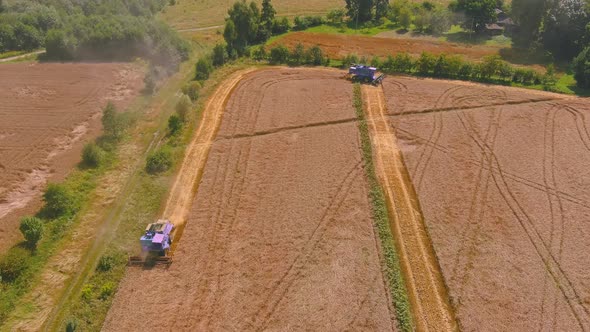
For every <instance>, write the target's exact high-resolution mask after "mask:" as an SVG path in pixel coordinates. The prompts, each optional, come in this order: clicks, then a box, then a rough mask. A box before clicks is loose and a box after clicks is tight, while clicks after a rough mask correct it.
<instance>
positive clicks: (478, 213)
mask: <svg viewBox="0 0 590 332" xmlns="http://www.w3.org/2000/svg"><path fill="white" fill-rule="evenodd" d="M462 88H463V89H465V90H467V93H468V94H466V95H462V96H459V97H457V98H453V96H451V102H452V104H453V105H459V106H461V105H463V104H469V103H470V102H472V101H474V102H481V99H482V97H485V98H487V99H491V100H505V99H506V93H505V92H504V91H501V90H497V89H488V90H485V91H480V90H479V89H476V90H474V89H468V88H467V87H462ZM463 89H460V90H455V92H457V91H461V90H463ZM485 98H484V99H485ZM456 115H457V117H458V118H459V119H460V120H461V119H465V121H467V122H470V123H471V127H473V128H475V127H476V125H475V124H473V121H474V120H473V119H472V118H469V117H468V116H465V115H464V114H462V113H456ZM464 116H465V117H464ZM489 117H490V119H489V121H490V124H489V126H488V128H487V131H486V134H485V137H483V138H482V137H481V134H480V133H479V131H477V130H476V131H475V135H477V136H478V138H479V139H480V140H483V141H484V142H486V144H488V145H489V146H491V148H492V149H493V148H494V145H495V142H496V136H497V134H498V130H499V129H500V121H501V117H502V110H501V109H498V110H496V109H495V108H493V109H492V112H491V114H490V115H489ZM470 119H471V120H470ZM479 158H480V160H479V165H480V166H479V170H478V178H477V182H476V185H475V191H474V193H473V195H472V199H471V204H470V208H469V213H468V223H467V227H466V228H465V230H464V232H463V235H462V236H461V240H460V246H459V250H458V251H457V255H455V260H454V265H453V266H454V267H453V272H452V274H451V279H452V280H454V281H457V279H460V280H459V281H457V283H458V285H459V289H458V292H457V294H458V296H459V297H462V296H463V293H464V290H465V287H466V285H467V284H468V283H469V281H470V274H469V273H470V271H471V270H472V269H473V260H474V259H475V254H476V250H477V248H478V245H477V242H478V239H479V235H480V232H481V227H482V224H481V223H480V222H479V221H480V220H483V217H484V215H485V212H486V206H485V203H486V201H487V195H488V189H489V181H490V178H491V173H492V172H493V168H492V165H491V164H490V162H489V161H487V160H486V157H485V154H484V153H481V154H480V156H479ZM480 188H481V191H480ZM474 224H475V225H474ZM472 225H474V226H475V229H474V230H473V233H472V232H471V231H472V229H471V228H472ZM462 259H465V263H464V264H460V263H461V260H462ZM459 266H462V269H459Z"/></svg>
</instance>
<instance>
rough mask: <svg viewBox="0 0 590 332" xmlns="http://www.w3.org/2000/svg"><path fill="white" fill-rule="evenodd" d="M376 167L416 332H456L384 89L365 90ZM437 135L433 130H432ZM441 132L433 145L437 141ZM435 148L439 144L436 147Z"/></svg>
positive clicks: (455, 324)
mask: <svg viewBox="0 0 590 332" xmlns="http://www.w3.org/2000/svg"><path fill="white" fill-rule="evenodd" d="M362 91H363V99H364V102H365V107H366V109H365V110H366V112H367V121H368V124H369V131H370V134H371V142H372V145H373V148H374V150H373V153H374V155H375V166H376V171H377V174H378V177H379V181H380V183H381V186H382V188H383V191H384V193H385V197H386V199H387V203H388V208H389V209H390V214H391V216H392V217H393V218H392V220H391V221H392V224H391V228H392V233H393V234H394V236H395V238H396V244H397V247H398V250H399V252H400V260H401V265H402V269H403V270H404V274H405V277H406V278H405V280H406V286H407V288H408V293H409V294H408V295H409V297H410V301H411V303H412V314H413V316H414V317H415V319H414V322H415V324H416V329H417V330H420V331H454V330H457V329H458V327H457V323H456V320H455V316H454V313H453V310H452V307H451V305H450V302H449V298H448V295H447V292H446V288H445V285H444V281H443V277H442V274H441V272H440V267H439V265H438V261H437V259H436V255H435V252H434V248H433V247H432V244H431V242H430V237H429V235H428V231H427V229H426V225H425V224H424V220H423V217H422V214H421V212H420V206H419V203H418V199H417V195H416V192H415V191H414V188H413V186H412V182H411V180H410V178H409V174H408V172H407V170H406V168H405V166H404V162H403V158H402V155H401V152H400V150H399V149H398V147H397V143H396V142H397V139H396V136H395V133H394V132H393V129H392V127H391V125H390V123H389V120H388V118H387V115H386V110H385V101H384V96H383V90H382V89H381V88H380V87H371V86H363V87H362ZM433 133H434V131H433ZM436 136H438V134H437V133H434V134H431V139H429V141H436ZM435 143H436V142H435Z"/></svg>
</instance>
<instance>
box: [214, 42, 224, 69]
mask: <svg viewBox="0 0 590 332" xmlns="http://www.w3.org/2000/svg"><path fill="white" fill-rule="evenodd" d="M226 61H227V50H226V49H225V45H223V44H217V45H215V47H213V55H212V62H213V66H215V67H219V66H223V65H224V64H225V62H226Z"/></svg>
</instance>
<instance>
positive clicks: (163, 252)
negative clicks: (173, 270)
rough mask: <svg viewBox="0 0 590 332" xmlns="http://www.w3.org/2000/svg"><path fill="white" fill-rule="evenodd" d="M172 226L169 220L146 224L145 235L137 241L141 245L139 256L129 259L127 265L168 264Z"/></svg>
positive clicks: (169, 260)
mask: <svg viewBox="0 0 590 332" xmlns="http://www.w3.org/2000/svg"><path fill="white" fill-rule="evenodd" d="M173 229H174V224H172V223H171V222H170V221H169V220H164V219H160V220H158V221H156V222H155V223H151V224H148V225H147V227H146V228H145V233H144V234H143V236H142V237H141V238H140V239H139V244H140V245H141V252H142V255H141V256H131V257H129V264H130V265H136V264H144V263H147V262H149V263H153V264H170V263H172V260H171V258H170V256H169V255H168V252H169V251H170V246H171V245H172V230H173Z"/></svg>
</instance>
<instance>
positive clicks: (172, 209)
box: [163, 69, 254, 233]
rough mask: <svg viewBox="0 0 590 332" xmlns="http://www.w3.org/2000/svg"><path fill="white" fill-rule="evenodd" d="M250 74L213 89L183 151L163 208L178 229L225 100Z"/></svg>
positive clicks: (181, 225)
mask: <svg viewBox="0 0 590 332" xmlns="http://www.w3.org/2000/svg"><path fill="white" fill-rule="evenodd" d="M252 71H254V69H245V70H241V71H238V72H236V73H234V74H232V75H231V76H230V77H229V78H228V79H227V80H225V81H223V83H222V84H221V85H220V86H219V87H218V88H217V90H216V91H215V93H214V94H213V96H212V97H211V98H210V99H209V101H208V102H207V105H206V106H205V110H204V112H203V116H202V118H201V120H200V122H199V127H198V129H197V132H196V133H195V135H194V138H193V141H192V142H191V144H190V146H189V147H188V149H187V152H186V154H185V157H184V159H183V162H182V166H181V167H180V170H179V172H178V176H177V178H176V180H175V181H174V185H173V186H172V189H171V190H170V194H169V195H168V200H167V201H166V205H165V208H164V214H163V216H164V218H167V219H169V220H170V221H172V223H174V225H175V227H177V228H180V229H182V227H183V226H184V223H185V222H186V217H187V215H188V213H189V210H190V207H191V205H192V203H193V198H194V197H195V193H196V186H197V185H198V179H199V176H200V175H201V174H202V173H203V168H204V167H205V163H206V161H207V156H208V155H209V150H210V149H211V144H212V143H213V139H214V137H215V134H216V133H217V130H218V129H219V125H220V124H221V119H222V117H223V111H224V110H225V105H226V103H227V100H228V99H229V96H230V95H231V93H232V91H233V90H234V89H235V87H236V86H237V84H238V83H239V82H240V80H242V78H244V76H245V75H246V74H248V73H250V72H252ZM177 233H178V232H177Z"/></svg>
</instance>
